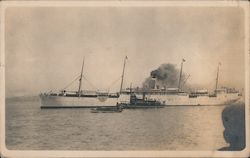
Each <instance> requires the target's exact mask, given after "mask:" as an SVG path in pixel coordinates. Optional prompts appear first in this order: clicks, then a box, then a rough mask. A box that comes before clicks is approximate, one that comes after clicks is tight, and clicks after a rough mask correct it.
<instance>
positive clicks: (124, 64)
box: [120, 56, 128, 93]
mask: <svg viewBox="0 0 250 158" xmlns="http://www.w3.org/2000/svg"><path fill="white" fill-rule="evenodd" d="M127 59H128V57H127V56H126V57H125V58H124V63H123V70H122V80H121V87H120V93H121V92H122V86H123V78H124V71H125V66H126V60H127Z"/></svg>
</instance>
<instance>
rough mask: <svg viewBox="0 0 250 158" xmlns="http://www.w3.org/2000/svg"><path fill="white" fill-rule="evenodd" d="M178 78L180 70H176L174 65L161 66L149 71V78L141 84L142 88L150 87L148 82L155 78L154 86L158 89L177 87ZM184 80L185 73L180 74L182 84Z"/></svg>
mask: <svg viewBox="0 0 250 158" xmlns="http://www.w3.org/2000/svg"><path fill="white" fill-rule="evenodd" d="M179 77H180V69H178V68H176V65H174V64H169V63H168V64H162V65H160V66H159V67H158V68H157V69H155V70H153V71H151V73H150V76H149V77H148V78H146V79H145V81H144V83H143V88H146V89H147V88H149V87H150V81H151V80H152V78H155V80H156V84H157V85H158V86H159V88H163V87H164V88H168V87H171V88H173V87H176V88H177V87H178V83H179ZM185 78H186V75H185V73H182V81H181V83H183V82H184V80H185Z"/></svg>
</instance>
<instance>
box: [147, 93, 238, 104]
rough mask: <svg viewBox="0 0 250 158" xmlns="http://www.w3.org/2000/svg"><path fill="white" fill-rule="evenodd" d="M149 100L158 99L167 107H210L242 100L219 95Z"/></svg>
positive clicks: (179, 96)
mask: <svg viewBox="0 0 250 158" xmlns="http://www.w3.org/2000/svg"><path fill="white" fill-rule="evenodd" d="M149 98H153V99H156V100H158V101H160V102H161V103H162V104H166V105H167V106H208V105H228V104H232V103H234V102H236V101H237V100H239V99H240V96H238V94H219V95H217V96H216V97H210V96H197V97H194V98H192V97H189V96H188V95H183V96H182V95H150V96H149Z"/></svg>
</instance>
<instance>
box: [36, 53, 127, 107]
mask: <svg viewBox="0 0 250 158" xmlns="http://www.w3.org/2000/svg"><path fill="white" fill-rule="evenodd" d="M126 60H127V56H126V57H125V59H124V66H123V73H122V80H121V87H120V89H122V85H123V76H124V69H125V64H126ZM83 68H84V58H83V63H82V67H81V74H80V75H79V76H78V77H77V78H76V79H74V80H73V82H74V81H76V80H78V79H79V86H78V87H79V88H78V91H67V90H66V88H64V89H63V90H61V91H59V92H56V93H55V92H45V93H41V94H40V95H39V96H40V101H41V106H40V107H41V108H97V107H114V106H117V105H118V103H119V98H121V97H120V93H119V92H116V93H110V92H108V91H99V90H96V91H90V90H83V89H82V81H83V79H86V78H85V77H84V75H83ZM73 82H71V83H73Z"/></svg>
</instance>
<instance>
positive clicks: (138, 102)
mask: <svg viewBox="0 0 250 158" xmlns="http://www.w3.org/2000/svg"><path fill="white" fill-rule="evenodd" d="M123 107H124V108H125V109H139V108H163V107H165V103H161V102H160V101H158V100H156V99H150V98H147V97H146V93H143V95H142V97H141V98H139V97H138V96H137V95H136V94H134V93H131V94H130V101H129V103H128V104H124V105H123Z"/></svg>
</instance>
